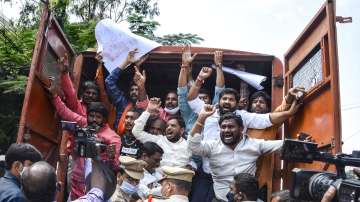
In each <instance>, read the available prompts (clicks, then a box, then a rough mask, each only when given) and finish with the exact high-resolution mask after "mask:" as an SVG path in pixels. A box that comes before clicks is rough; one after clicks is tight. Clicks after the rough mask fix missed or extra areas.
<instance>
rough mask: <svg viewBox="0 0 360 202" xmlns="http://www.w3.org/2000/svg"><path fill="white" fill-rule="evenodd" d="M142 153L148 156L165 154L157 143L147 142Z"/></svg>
mask: <svg viewBox="0 0 360 202" xmlns="http://www.w3.org/2000/svg"><path fill="white" fill-rule="evenodd" d="M142 153H145V154H146V155H147V156H152V155H154V154H155V153H160V154H161V155H162V154H164V150H163V149H162V148H161V147H160V146H159V145H158V144H156V143H155V142H145V143H144V144H143V146H142Z"/></svg>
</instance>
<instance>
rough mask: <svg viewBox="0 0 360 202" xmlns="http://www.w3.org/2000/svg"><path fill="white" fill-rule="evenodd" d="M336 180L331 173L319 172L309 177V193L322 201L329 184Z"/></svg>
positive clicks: (313, 197)
mask: <svg viewBox="0 0 360 202" xmlns="http://www.w3.org/2000/svg"><path fill="white" fill-rule="evenodd" d="M335 180H336V176H335V175H334V174H331V173H317V174H315V175H313V176H311V178H310V179H309V194H310V196H311V198H312V199H313V200H315V201H320V200H321V199H322V197H323V196H324V194H325V192H326V191H327V190H328V188H329V186H330V185H331V184H332V183H333V182H334V181H335Z"/></svg>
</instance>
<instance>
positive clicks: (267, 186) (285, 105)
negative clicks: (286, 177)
mask: <svg viewBox="0 0 360 202" xmlns="http://www.w3.org/2000/svg"><path fill="white" fill-rule="evenodd" d="M300 94H301V97H300V96H299V95H300ZM304 95H305V89H304V88H303V87H294V88H291V89H289V91H288V94H287V95H286V96H285V99H284V100H283V102H282V103H281V105H280V106H278V107H277V108H276V109H275V110H274V112H282V111H286V110H288V109H289V108H290V106H291V102H292V101H293V100H295V99H296V100H300V99H301V98H302V97H303V96H304ZM270 109H271V98H270V96H269V95H268V94H267V93H265V92H264V91H257V92H255V93H254V94H252V95H251V97H250V105H249V111H250V112H252V113H257V114H266V113H269V112H270ZM281 124H282V123H281ZM281 124H274V125H273V126H271V127H269V128H266V129H254V128H249V129H248V132H247V133H248V135H249V137H251V138H258V139H265V140H274V139H276V133H277V131H278V129H279V127H280V125H281ZM272 156H273V155H272V154H267V155H264V156H261V157H260V158H259V159H258V161H257V167H258V169H257V170H256V176H257V177H258V179H259V188H260V198H261V199H263V200H264V201H266V198H267V200H270V198H271V185H272V173H273V169H272V167H271V164H272V162H273V160H272Z"/></svg>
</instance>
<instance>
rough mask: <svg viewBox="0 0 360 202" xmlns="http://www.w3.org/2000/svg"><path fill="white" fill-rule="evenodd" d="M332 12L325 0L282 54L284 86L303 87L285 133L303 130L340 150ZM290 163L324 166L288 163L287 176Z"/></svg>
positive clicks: (292, 134) (293, 134) (331, 3)
mask: <svg viewBox="0 0 360 202" xmlns="http://www.w3.org/2000/svg"><path fill="white" fill-rule="evenodd" d="M334 13H335V5H334V1H332V0H328V1H327V2H326V3H325V4H324V6H323V7H322V8H321V9H320V11H319V12H318V13H317V14H316V16H315V17H314V18H313V20H312V21H311V23H310V24H309V25H308V26H307V27H306V28H305V30H304V31H303V33H302V34H301V36H300V37H299V38H298V39H297V40H296V42H295V43H294V45H293V46H292V47H291V48H290V50H289V51H288V52H287V53H286V54H285V90H286V91H287V90H288V89H289V88H291V87H293V86H296V85H301V84H303V85H304V86H305V87H306V90H307V95H306V96H305V98H304V106H303V107H302V108H301V109H300V111H299V113H297V114H296V115H295V117H294V118H292V119H290V120H289V121H288V122H287V124H285V135H286V137H288V138H295V137H296V135H297V134H299V133H301V132H304V133H307V134H309V135H311V136H312V137H313V139H314V140H315V141H316V142H317V143H318V144H319V145H320V146H329V148H330V151H331V152H333V153H336V152H339V151H341V125H340V123H341V122H340V120H341V117H340V93H339V76H338V62H337V58H338V57H337V50H336V31H335V30H336V28H335V15H334ZM294 167H302V168H312V169H325V168H327V166H325V164H324V163H313V164H301V163H289V164H286V167H285V171H286V173H287V174H286V175H287V177H289V173H290V171H291V169H292V168H294ZM286 181H287V182H288V180H286Z"/></svg>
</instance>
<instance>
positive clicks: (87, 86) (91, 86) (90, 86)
mask: <svg viewBox="0 0 360 202" xmlns="http://www.w3.org/2000/svg"><path fill="white" fill-rule="evenodd" d="M86 89H94V90H96V91H97V92H98V94H99V92H100V88H99V86H98V85H97V84H96V83H95V82H94V81H85V82H84V83H83V84H82V91H83V92H84V91H85V90H86Z"/></svg>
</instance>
